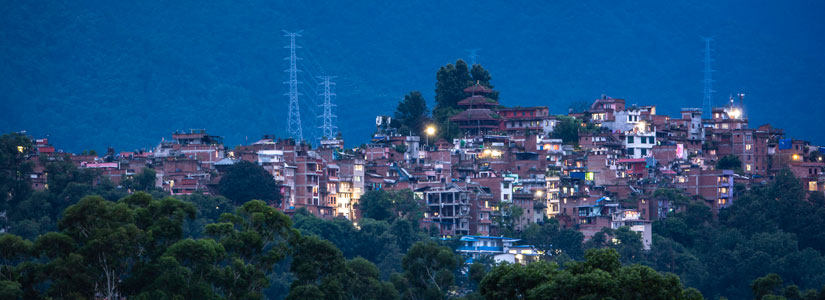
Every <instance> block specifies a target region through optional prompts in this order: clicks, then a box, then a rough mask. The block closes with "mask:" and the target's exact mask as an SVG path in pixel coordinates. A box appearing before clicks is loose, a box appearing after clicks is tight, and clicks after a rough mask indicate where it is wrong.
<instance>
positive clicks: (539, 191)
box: [536, 190, 544, 197]
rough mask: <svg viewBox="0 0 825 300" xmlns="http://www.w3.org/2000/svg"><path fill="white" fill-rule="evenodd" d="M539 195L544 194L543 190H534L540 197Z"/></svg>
mask: <svg viewBox="0 0 825 300" xmlns="http://www.w3.org/2000/svg"><path fill="white" fill-rule="evenodd" d="M541 195H544V191H542V190H536V196H539V197H541Z"/></svg>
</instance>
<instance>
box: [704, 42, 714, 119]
mask: <svg viewBox="0 0 825 300" xmlns="http://www.w3.org/2000/svg"><path fill="white" fill-rule="evenodd" d="M704 39H705V71H704V73H705V78H704V80H703V81H702V82H703V83H704V99H702V110H703V111H704V113H706V114H707V115H711V110H712V109H713V93H714V92H715V91H714V90H713V82H714V81H713V72H714V70H713V69H712V68H711V67H710V63H711V62H712V61H713V59H711V58H710V51H711V50H710V41H712V40H713V38H712V37H709V38H704Z"/></svg>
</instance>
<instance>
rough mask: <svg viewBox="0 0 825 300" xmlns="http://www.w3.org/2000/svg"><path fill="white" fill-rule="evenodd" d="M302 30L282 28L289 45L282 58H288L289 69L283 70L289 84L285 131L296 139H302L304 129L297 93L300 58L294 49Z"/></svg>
mask: <svg viewBox="0 0 825 300" xmlns="http://www.w3.org/2000/svg"><path fill="white" fill-rule="evenodd" d="M302 31H303V30H300V31H298V32H288V31H286V30H284V36H287V37H289V46H286V47H284V48H289V57H287V58H284V59H288V60H289V69H288V70H285V72H289V81H287V82H285V83H286V84H289V93H286V95H288V96H289V117H288V118H287V119H288V120H287V132H288V133H289V135H290V136H292V137H293V138H295V139H296V140H298V141H303V140H304V131H303V129H302V128H301V108H300V107H299V106H298V95H300V94H299V93H298V83H299V82H298V60H300V58H298V57H297V56H296V55H295V49H296V48H300V47H301V46H297V45H295V37H298V36H301V32H302Z"/></svg>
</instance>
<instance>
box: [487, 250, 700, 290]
mask: <svg viewBox="0 0 825 300" xmlns="http://www.w3.org/2000/svg"><path fill="white" fill-rule="evenodd" d="M480 292H481V294H482V295H484V297H485V298H486V299H536V300H538V299H701V295H697V293H696V292H694V291H686V290H684V289H683V288H682V285H681V283H680V282H679V278H678V277H676V276H675V275H673V274H667V275H663V274H660V273H658V272H656V271H655V270H653V269H651V268H649V267H646V266H641V265H631V266H625V267H622V265H621V263H620V262H619V254H618V253H617V252H616V251H615V250H612V249H602V250H588V251H587V253H586V254H585V261H583V262H573V263H570V264H569V266H568V267H567V268H564V269H559V267H558V265H556V264H554V263H546V262H538V263H533V264H529V265H527V266H522V265H519V264H504V265H501V266H498V267H495V268H494V269H493V270H492V271H490V272H489V273H488V274H487V276H485V277H484V279H483V280H482V282H481V288H480ZM697 296H698V298H697Z"/></svg>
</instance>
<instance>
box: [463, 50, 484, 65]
mask: <svg viewBox="0 0 825 300" xmlns="http://www.w3.org/2000/svg"><path fill="white" fill-rule="evenodd" d="M478 50H481V49H478V48H473V49H467V50H464V51H467V53H469V54H470V67H472V66H473V65H475V64H476V63H477V62H476V61H477V60H478Z"/></svg>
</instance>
